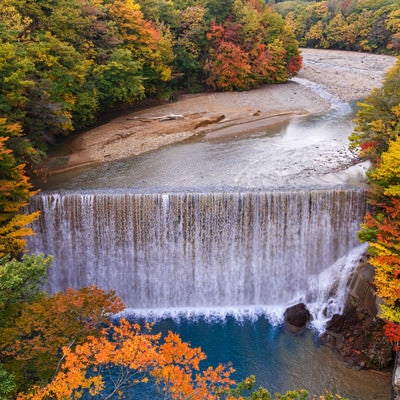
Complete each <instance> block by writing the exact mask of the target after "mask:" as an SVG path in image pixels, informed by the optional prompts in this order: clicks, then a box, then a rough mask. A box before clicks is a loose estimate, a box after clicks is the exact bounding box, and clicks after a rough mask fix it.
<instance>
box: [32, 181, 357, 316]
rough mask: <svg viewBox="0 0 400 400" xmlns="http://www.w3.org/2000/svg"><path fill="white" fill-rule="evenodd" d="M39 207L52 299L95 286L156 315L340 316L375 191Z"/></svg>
mask: <svg viewBox="0 0 400 400" xmlns="http://www.w3.org/2000/svg"><path fill="white" fill-rule="evenodd" d="M31 208H32V209H35V210H36V209H39V210H40V211H41V217H40V220H39V221H38V222H37V225H36V226H34V229H35V231H36V232H37V235H35V236H34V237H32V238H31V239H30V240H29V248H30V250H31V251H35V252H44V253H46V254H52V255H53V256H54V262H53V266H52V268H51V270H50V273H49V283H48V288H49V290H50V291H52V292H55V291H59V290H63V289H66V288H67V287H75V288H78V287H83V286H87V285H90V284H95V285H97V286H99V287H101V288H103V289H105V290H109V289H115V290H116V292H117V294H118V295H119V296H120V297H121V298H122V299H123V300H124V301H125V304H126V305H127V306H128V307H130V308H134V309H145V310H146V312H147V313H148V312H149V310H150V309H152V310H155V309H158V310H160V309H164V310H165V309H166V308H168V309H171V308H176V309H185V308H186V309H193V308H198V309H201V308H202V309H210V308H217V307H218V308H222V309H229V308H230V307H231V308H236V309H237V308H240V307H242V308H246V307H253V308H257V307H261V308H262V307H269V308H270V309H271V307H272V308H280V307H283V306H285V305H287V304H290V303H293V302H295V301H304V302H308V303H310V304H311V305H312V307H314V308H315V310H316V312H317V311H318V312H319V313H320V314H321V310H326V312H325V314H326V313H327V312H328V313H329V314H331V313H332V312H337V311H340V310H338V309H337V307H339V308H340V306H341V305H340V304H338V303H337V302H336V300H335V299H336V298H337V296H339V295H340V293H338V290H337V291H336V292H335V291H333V292H332V287H333V286H335V285H334V283H335V281H336V280H337V279H339V278H340V277H342V278H343V277H344V278H345V277H346V276H348V271H347V272H344V271H343V268H347V269H348V268H352V266H353V265H354V261H355V259H357V257H358V256H359V254H360V250H359V247H358V248H356V250H354V248H355V247H357V245H358V243H357V239H356V235H355V232H356V231H357V229H358V228H359V225H360V221H361V220H362V217H363V215H364V214H365V192H364V191H363V190H362V189H346V190H335V189H330V190H314V191H313V190H311V191H309V190H307V191H301V190H297V191H271V192H248V191H246V192H225V193H214V192H213V193H207V192H204V193H145V194H143V193H142V194H137V193H132V192H129V191H119V192H118V191H93V192H79V193H77V192H64V193H42V194H39V195H37V196H35V198H34V199H33V200H32V203H31ZM349 260H350V261H349ZM338 263H339V265H338ZM342 286H343V285H342ZM335 287H336V289H338V288H340V284H339V283H338V282H337V284H336V286H335ZM343 290H344V288H343V287H342V288H341V291H343ZM339 303H340V302H339ZM327 307H328V308H327ZM322 314H323V313H322ZM322 314H321V315H322Z"/></svg>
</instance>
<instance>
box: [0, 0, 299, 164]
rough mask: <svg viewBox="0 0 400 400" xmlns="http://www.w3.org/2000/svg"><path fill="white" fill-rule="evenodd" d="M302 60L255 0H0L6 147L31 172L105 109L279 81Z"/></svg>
mask: <svg viewBox="0 0 400 400" xmlns="http://www.w3.org/2000/svg"><path fill="white" fill-rule="evenodd" d="M221 30H222V31H223V34H217V31H218V32H222V31H221ZM260 63H262V66H260ZM300 67H301V58H300V56H299V51H298V48H297V42H296V40H295V38H294V36H293V35H292V33H291V32H290V30H289V29H287V27H286V24H285V22H284V21H283V19H282V18H281V17H280V16H279V15H278V14H277V13H275V12H274V11H273V10H272V9H271V8H270V7H268V6H266V5H265V4H264V2H262V1H261V0H235V1H224V2H219V1H213V0H194V1H191V2H179V1H177V2H169V1H167V0H164V1H160V2H159V1H157V2H156V3H155V2H152V1H151V0H68V1H67V0H54V1H50V0H37V1H35V2H29V3H28V4H27V3H26V1H23V0H4V1H2V2H1V4H0V75H1V77H2V79H1V80H0V118H6V119H7V120H8V121H9V123H10V124H15V123H18V124H19V126H20V127H21V136H20V137H18V138H16V139H15V140H12V141H10V142H9V146H10V148H11V149H12V150H13V151H15V154H16V155H18V161H19V162H24V163H25V164H27V166H28V167H29V168H30V169H32V170H34V166H35V165H36V164H37V163H38V161H40V160H41V159H42V158H43V157H44V156H45V154H46V151H47V147H48V145H49V143H53V142H54V141H55V140H56V138H57V137H58V136H62V135H68V134H70V133H71V132H73V131H77V130H82V129H85V128H87V127H88V126H90V125H91V124H94V123H95V121H96V119H97V118H98V116H99V115H101V114H103V113H104V112H107V111H108V110H111V109H113V108H118V107H119V106H121V105H127V104H135V103H136V102H137V101H139V100H141V99H143V98H145V97H152V98H168V97H169V96H170V94H171V93H172V92H173V91H175V90H178V89H185V90H199V89H203V90H204V89H212V90H232V89H248V88H251V87H254V86H256V85H259V84H262V83H270V82H284V81H286V80H287V79H288V78H289V77H291V76H293V75H294V74H295V73H296V72H297V71H298V70H299V69H300ZM19 157H21V158H19Z"/></svg>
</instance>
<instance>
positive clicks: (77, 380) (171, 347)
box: [18, 319, 341, 400]
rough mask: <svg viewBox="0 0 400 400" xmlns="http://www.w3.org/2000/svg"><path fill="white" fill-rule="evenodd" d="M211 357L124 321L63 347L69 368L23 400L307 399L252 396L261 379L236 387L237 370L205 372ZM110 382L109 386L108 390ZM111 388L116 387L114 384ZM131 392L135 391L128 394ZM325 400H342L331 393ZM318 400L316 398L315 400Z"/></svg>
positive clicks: (301, 399)
mask: <svg viewBox="0 0 400 400" xmlns="http://www.w3.org/2000/svg"><path fill="white" fill-rule="evenodd" d="M205 358H206V356H205V354H204V353H203V352H202V351H201V349H200V348H192V347H190V345H189V344H188V343H185V342H182V340H181V339H180V337H179V336H178V335H176V334H174V333H172V332H169V333H168V335H167V336H166V337H164V338H161V335H160V334H154V333H152V332H151V328H150V327H149V326H146V327H145V330H143V329H142V328H141V327H140V326H139V325H131V324H130V323H129V322H128V321H126V320H124V319H122V320H120V321H119V324H118V326H115V327H110V328H107V329H105V330H103V334H102V335H101V336H100V337H93V336H92V337H88V338H87V341H86V342H85V343H83V344H82V345H78V346H76V347H75V348H74V349H71V348H70V347H64V348H63V363H62V365H61V367H60V369H59V370H58V372H57V374H56V375H55V377H54V379H53V380H52V381H51V382H50V383H49V384H48V385H47V386H45V387H34V388H32V389H31V391H30V392H29V393H27V394H20V395H19V397H18V400H28V399H29V400H42V399H60V400H61V399H67V398H68V399H69V398H87V397H91V398H98V399H112V398H121V397H123V396H124V394H125V395H128V393H130V396H133V394H132V390H134V388H135V387H139V386H141V385H146V384H152V385H153V387H154V392H153V394H152V396H153V398H162V399H176V400H178V399H180V400H184V399H192V400H206V399H208V400H217V399H225V400H235V399H239V400H244V399H246V398H247V399H250V400H273V399H275V400H306V399H307V398H308V393H307V391H305V390H296V391H289V392H287V393H286V394H279V393H278V394H276V395H275V396H274V397H272V396H271V395H270V394H269V392H268V390H266V389H264V388H261V387H260V388H258V389H256V390H255V391H253V392H251V393H250V394H249V395H248V396H245V395H243V392H245V391H247V392H249V391H252V389H253V386H254V382H255V379H254V377H249V378H247V379H246V380H244V381H243V382H241V383H239V384H238V385H237V386H236V387H234V385H235V382H234V381H233V380H232V379H231V377H230V376H231V374H232V372H233V369H232V368H231V367H225V366H223V365H221V364H220V365H218V366H217V367H215V368H213V367H209V368H207V369H205V370H201V369H200V362H201V361H203V360H204V359H205ZM106 380H107V383H108V384H107V385H106ZM110 383H111V384H110ZM128 390H130V392H127V391H128ZM319 399H321V400H336V399H337V400H339V399H341V397H340V396H334V395H331V394H327V395H326V396H320V397H319ZM315 400H316V397H315Z"/></svg>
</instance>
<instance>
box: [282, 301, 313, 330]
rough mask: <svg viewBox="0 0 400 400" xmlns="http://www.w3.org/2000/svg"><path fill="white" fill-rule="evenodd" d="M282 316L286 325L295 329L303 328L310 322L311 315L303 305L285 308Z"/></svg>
mask: <svg viewBox="0 0 400 400" xmlns="http://www.w3.org/2000/svg"><path fill="white" fill-rule="evenodd" d="M283 316H284V317H285V322H286V323H288V324H290V325H292V326H294V327H296V328H303V327H304V326H306V325H307V323H308V322H310V321H311V314H310V312H309V311H308V309H307V307H306V305H305V304H304V303H299V304H296V305H294V306H292V307H289V308H287V309H286V311H285V313H284V314H283Z"/></svg>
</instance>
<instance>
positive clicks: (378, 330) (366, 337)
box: [321, 261, 394, 370]
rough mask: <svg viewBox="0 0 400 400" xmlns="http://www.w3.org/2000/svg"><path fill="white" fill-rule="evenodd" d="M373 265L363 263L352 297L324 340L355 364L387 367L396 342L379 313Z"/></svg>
mask: <svg viewBox="0 0 400 400" xmlns="http://www.w3.org/2000/svg"><path fill="white" fill-rule="evenodd" d="M373 275H374V274H373V267H372V266H370V265H369V264H368V263H367V262H366V261H364V262H362V263H361V264H360V265H359V267H358V268H357V270H356V271H355V273H354V274H353V276H352V277H351V280H350V284H349V297H348V300H347V303H346V306H345V308H344V312H343V314H342V315H338V314H336V315H334V316H333V317H332V319H331V320H330V321H329V322H328V324H327V326H326V332H325V333H324V334H323V335H322V337H321V340H322V343H324V344H326V345H327V346H329V347H331V348H332V349H334V350H335V351H336V352H337V353H338V354H339V355H340V356H341V358H343V360H344V361H345V362H346V363H347V364H348V365H349V366H351V367H355V368H357V369H369V368H370V369H377V370H380V369H384V368H388V367H390V366H391V365H392V363H393V356H394V354H393V349H392V345H391V344H390V343H389V342H388V340H387V339H386V336H385V335H384V329H383V327H384V322H383V321H382V320H381V319H380V318H379V317H378V316H377V313H378V306H377V299H376V296H375V292H374V289H373V284H372V280H373Z"/></svg>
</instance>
